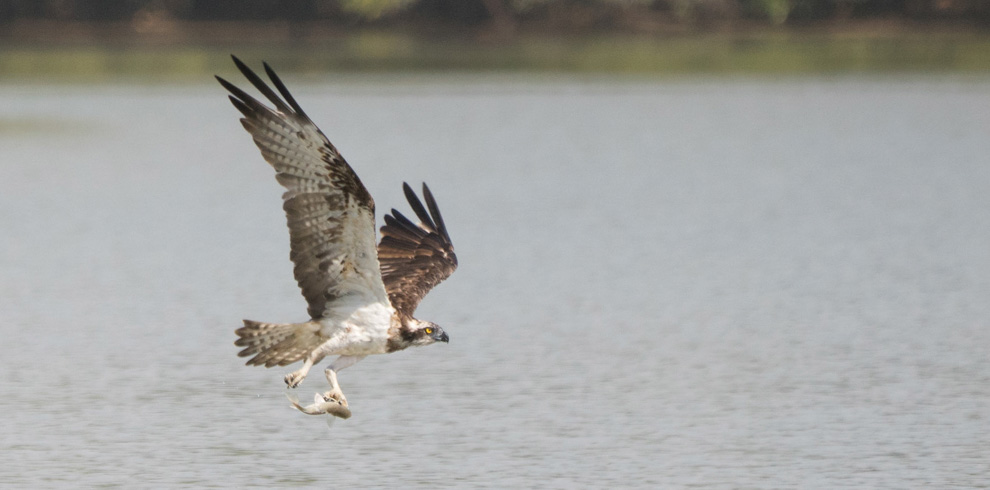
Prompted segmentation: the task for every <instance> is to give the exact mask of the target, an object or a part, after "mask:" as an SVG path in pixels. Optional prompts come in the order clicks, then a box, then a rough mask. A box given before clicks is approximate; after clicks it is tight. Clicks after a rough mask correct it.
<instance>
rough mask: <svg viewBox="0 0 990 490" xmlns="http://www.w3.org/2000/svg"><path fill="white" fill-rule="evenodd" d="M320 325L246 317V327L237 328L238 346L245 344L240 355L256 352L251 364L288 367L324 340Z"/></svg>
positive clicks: (236, 342) (244, 355)
mask: <svg viewBox="0 0 990 490" xmlns="http://www.w3.org/2000/svg"><path fill="white" fill-rule="evenodd" d="M319 331H320V324H319V323H316V322H306V323H262V322H255V321H251V320H244V326H243V327H241V328H238V329H237V330H235V331H234V333H236V334H237V336H238V337H240V338H238V339H237V340H236V341H235V342H234V345H236V346H239V347H244V349H243V350H241V351H240V352H238V353H237V355H238V356H240V357H247V356H250V355H253V356H254V357H252V358H251V359H249V360H248V361H247V365H248V366H262V365H263V366H265V367H272V366H285V365H287V364H292V363H294V362H296V361H298V360H300V359H302V358H304V357H306V355H307V354H309V353H310V352H312V351H313V349H315V348H317V347H319V346H320V344H321V343H323V338H322V337H320V335H319Z"/></svg>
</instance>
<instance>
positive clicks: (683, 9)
mask: <svg viewBox="0 0 990 490" xmlns="http://www.w3.org/2000/svg"><path fill="white" fill-rule="evenodd" d="M988 26H990V3H988V2H985V1H982V0H295V1H277V0H219V1H196V0H157V1H149V0H45V1H26V0H2V1H0V49H2V50H3V51H2V52H3V58H2V60H0V77H2V79H19V78H34V77H52V78H55V79H69V80H73V79H76V80H80V79H81V80H87V79H88V80H94V79H106V78H108V77H115V76H130V77H138V78H152V79H155V80H161V79H166V80H183V81H189V80H198V79H199V78H201V77H202V75H203V74H205V73H213V72H215V71H217V70H219V69H221V68H222V67H225V66H227V63H226V55H227V54H229V52H230V51H233V50H236V51H237V52H239V53H241V54H243V55H244V56H247V57H264V58H266V59H269V60H271V61H273V62H278V64H279V65H280V66H282V67H283V69H287V70H300V71H308V72H323V71H326V70H333V71H348V72H368V71H392V70H403V71H416V72H432V71H437V70H470V71H500V72H501V71H509V72H519V71H539V72H566V73H627V74H641V75H653V74H698V73H701V74H732V73H755V74H775V73H802V74H803V73H843V72H863V71H866V72H891V71H938V72H945V71H964V72H982V71H985V70H987V68H988V66H990V36H988Z"/></svg>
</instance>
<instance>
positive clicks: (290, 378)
mask: <svg viewBox="0 0 990 490" xmlns="http://www.w3.org/2000/svg"><path fill="white" fill-rule="evenodd" d="M302 380H303V378H302V376H298V375H296V373H289V374H286V375H285V384H286V385H288V387H289V388H295V387H296V386H299V383H302Z"/></svg>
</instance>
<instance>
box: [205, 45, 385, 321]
mask: <svg viewBox="0 0 990 490" xmlns="http://www.w3.org/2000/svg"><path fill="white" fill-rule="evenodd" d="M234 63H235V64H236V65H237V67H238V68H239V69H240V71H241V73H243V74H244V76H245V77H247V79H248V80H249V81H250V82H251V84H252V85H254V86H255V88H257V89H258V91H260V92H261V93H262V95H264V96H265V98H267V99H268V100H269V101H270V102H271V103H272V104H273V105H274V106H275V109H274V110H273V109H271V108H269V107H266V106H265V105H264V104H262V103H261V102H259V101H258V100H256V99H255V98H253V97H251V96H250V95H248V94H247V93H245V92H244V91H243V90H241V89H239V88H237V87H236V86H234V85H233V84H231V83H230V82H228V81H226V80H224V79H222V78H220V77H217V80H218V81H219V82H220V84H221V85H223V86H224V88H226V89H227V90H228V91H230V93H231V96H230V101H231V102H232V103H233V104H234V107H236V108H237V110H239V111H240V112H241V113H242V114H243V115H244V117H243V118H242V119H241V124H243V125H244V128H245V129H247V131H248V132H249V133H251V136H252V137H254V142H255V144H257V145H258V148H259V149H261V154H262V156H264V158H265V160H266V161H268V163H269V164H271V166H272V167H274V168H275V172H276V175H275V177H276V179H277V180H278V182H279V183H280V184H282V186H283V187H285V189H286V192H285V193H284V194H283V195H282V199H283V204H282V208H283V209H284V210H285V216H286V219H287V221H288V225H289V237H290V240H291V254H290V259H292V262H293V263H294V264H295V269H294V273H295V277H296V281H297V282H298V283H299V288H300V289H302V294H303V296H304V297H305V298H306V301H307V303H308V305H309V308H308V311H309V315H310V316H311V317H312V318H321V317H322V316H323V315H324V314H325V313H326V310H327V308H328V307H329V306H330V304H331V303H332V302H333V301H334V300H335V299H337V298H340V297H342V296H345V295H348V294H362V295H367V296H369V300H376V301H383V302H384V301H386V297H385V290H384V286H383V284H382V282H381V273H380V270H379V265H378V259H377V257H376V254H375V203H374V200H372V198H371V195H370V194H369V193H368V191H367V189H365V187H364V185H363V184H362V183H361V180H360V179H358V176H357V175H356V174H355V173H354V171H353V170H352V169H351V167H350V166H349V165H348V164H347V162H346V161H344V158H343V157H341V156H340V153H339V152H338V151H337V149H336V148H334V146H333V145H332V144H331V143H330V141H329V140H327V137H326V136H324V135H323V133H322V132H321V131H320V129H319V128H318V127H316V125H315V124H314V123H313V121H312V120H310V118H309V116H307V115H306V113H305V112H303V110H302V108H301V107H299V104H297V103H296V101H295V99H294V98H293V97H292V95H290V94H289V91H288V90H287V89H286V88H285V85H284V84H283V83H282V81H281V80H280V79H279V78H278V76H277V75H276V74H275V72H274V71H273V70H272V69H271V67H269V66H268V64H267V63H266V64H265V72H266V73H267V74H268V77H269V78H270V79H271V81H272V83H273V84H274V85H275V88H276V89H278V92H279V94H281V96H282V97H279V95H278V94H276V93H275V92H274V91H273V90H272V89H271V87H269V86H268V85H267V84H266V83H265V82H264V81H263V80H262V79H261V78H260V77H259V76H258V75H257V74H255V73H254V72H253V71H251V69H250V68H248V67H247V66H246V65H244V63H242V62H241V61H240V60H238V59H237V58H236V57H234ZM283 98H284V100H283Z"/></svg>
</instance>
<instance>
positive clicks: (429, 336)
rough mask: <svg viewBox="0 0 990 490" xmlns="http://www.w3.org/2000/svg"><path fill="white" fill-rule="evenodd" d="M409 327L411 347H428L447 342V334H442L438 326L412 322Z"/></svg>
mask: <svg viewBox="0 0 990 490" xmlns="http://www.w3.org/2000/svg"><path fill="white" fill-rule="evenodd" d="M411 323H412V324H411V325H410V326H411V327H412V330H411V332H410V333H411V334H412V335H411V337H412V338H411V344H412V345H430V344H432V343H434V342H448V341H449V340H450V339H449V338H448V337H447V332H444V331H443V329H442V328H440V325H437V324H436V323H433V322H424V321H421V320H413V321H412V322H411Z"/></svg>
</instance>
